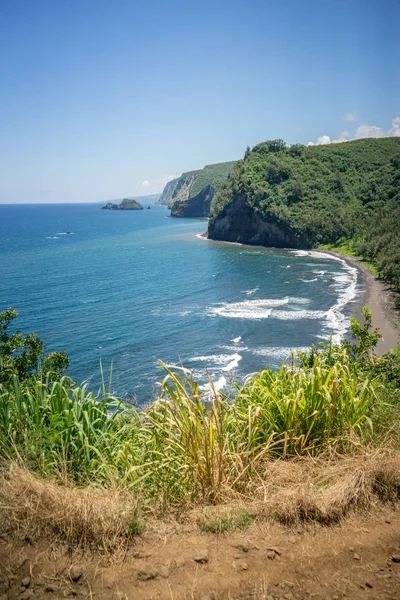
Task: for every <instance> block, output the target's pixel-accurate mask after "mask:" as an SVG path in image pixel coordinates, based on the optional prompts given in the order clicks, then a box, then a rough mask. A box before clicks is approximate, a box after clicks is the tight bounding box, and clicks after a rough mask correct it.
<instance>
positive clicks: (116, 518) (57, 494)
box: [0, 464, 141, 552]
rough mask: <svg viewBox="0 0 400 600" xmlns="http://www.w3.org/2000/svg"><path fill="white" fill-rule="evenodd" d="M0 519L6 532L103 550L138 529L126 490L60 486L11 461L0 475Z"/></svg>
mask: <svg viewBox="0 0 400 600" xmlns="http://www.w3.org/2000/svg"><path fill="white" fill-rule="evenodd" d="M0 523H1V526H2V527H3V530H4V531H5V532H8V533H10V534H14V535H15V534H18V535H20V536H22V537H29V538H30V539H36V538H43V537H50V538H51V539H52V540H59V541H63V542H66V543H67V544H68V545H69V546H71V547H74V548H85V549H87V548H91V549H96V550H102V551H107V552H109V551H115V550H116V549H119V548H121V546H123V545H124V544H125V543H126V542H127V541H128V540H129V539H130V538H131V537H132V536H133V535H135V534H137V533H140V532H141V531H140V530H141V523H140V520H139V518H138V503H137V501H136V500H135V498H134V497H133V495H132V494H129V495H127V494H126V493H124V492H122V491H120V490H117V489H114V490H111V489H96V488H94V487H86V488H84V489H80V488H77V487H66V486H61V485H59V484H57V483H53V482H52V481H49V480H43V479H40V478H39V477H37V476H36V475H33V474H32V473H31V472H29V471H28V470H27V469H24V468H22V467H20V466H18V465H16V464H11V465H10V466H9V468H8V469H6V470H5V471H4V472H3V474H2V475H1V478H0Z"/></svg>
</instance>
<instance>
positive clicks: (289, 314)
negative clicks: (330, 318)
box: [271, 310, 330, 321]
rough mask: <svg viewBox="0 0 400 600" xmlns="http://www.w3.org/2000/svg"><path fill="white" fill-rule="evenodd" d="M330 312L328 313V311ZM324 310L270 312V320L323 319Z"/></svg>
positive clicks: (324, 316)
mask: <svg viewBox="0 0 400 600" xmlns="http://www.w3.org/2000/svg"><path fill="white" fill-rule="evenodd" d="M328 312H330V311H328ZM327 314H328V313H327V312H326V311H325V310H272V311H271V318H272V319H279V320H281V321H293V320H298V319H325V318H326V317H327Z"/></svg>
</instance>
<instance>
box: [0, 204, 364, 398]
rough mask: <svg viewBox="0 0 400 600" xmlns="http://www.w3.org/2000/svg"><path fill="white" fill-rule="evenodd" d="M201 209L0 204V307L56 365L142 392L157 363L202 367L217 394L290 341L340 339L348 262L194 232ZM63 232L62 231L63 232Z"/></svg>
mask: <svg viewBox="0 0 400 600" xmlns="http://www.w3.org/2000/svg"><path fill="white" fill-rule="evenodd" d="M206 228H207V220H206V219H172V218H170V217H169V210H168V209H167V208H166V207H163V206H153V205H152V206H151V210H147V209H145V210H143V211H127V212H119V211H117V212H112V211H105V210H101V205H94V204H68V205H67V204H52V205H44V204H43V205H0V260H1V278H0V310H3V309H5V308H6V307H8V306H12V307H13V308H16V309H17V310H18V311H19V315H20V318H19V319H18V328H19V329H21V330H22V331H23V332H25V333H27V332H29V331H35V332H37V333H38V335H39V336H40V337H41V338H42V339H43V340H44V341H45V343H46V350H47V351H48V352H50V351H55V350H66V351H67V352H68V354H69V357H70V360H71V366H70V370H69V374H70V375H71V376H72V377H73V378H74V379H75V380H76V381H78V382H79V383H81V382H83V381H87V380H90V386H91V387H92V389H94V390H96V389H98V386H99V384H100V381H101V378H100V361H101V363H102V365H103V369H104V371H105V373H106V375H107V377H108V374H109V371H110V367H111V365H112V391H113V392H114V393H115V394H118V395H119V396H122V397H125V398H127V399H131V400H133V401H136V402H137V403H139V404H141V403H145V402H148V401H150V400H152V399H153V393H154V392H153V389H154V385H155V383H156V382H160V381H161V380H162V378H163V377H164V374H165V373H164V371H163V370H162V369H161V367H160V366H159V361H160V360H162V361H164V362H165V363H167V364H175V365H183V366H185V367H187V368H189V369H191V370H192V371H193V373H194V376H195V377H196V378H198V380H199V381H200V383H201V385H203V386H206V385H207V371H208V372H209V373H210V375H211V376H212V378H213V380H214V382H215V383H216V386H217V387H218V388H219V389H222V390H223V391H227V392H228V391H229V389H230V387H231V385H232V382H233V381H237V382H241V381H243V379H244V377H245V376H246V375H248V374H249V373H252V372H255V371H259V370H261V369H265V368H267V367H270V368H273V369H276V368H278V367H279V365H280V364H282V362H283V361H284V360H285V359H287V357H288V356H289V354H290V352H291V349H292V348H302V349H307V348H310V347H311V346H312V344H318V343H320V342H321V341H325V342H327V341H329V338H330V336H333V338H334V340H338V339H340V337H342V336H343V335H344V334H345V333H346V331H347V330H348V327H349V316H350V314H351V313H352V310H353V307H354V303H355V302H356V301H357V298H358V296H359V294H360V293H361V291H362V290H361V283H360V282H359V281H358V280H357V270H356V269H355V268H354V267H351V266H349V265H347V264H346V263H345V262H344V261H342V260H340V259H338V258H335V257H332V256H330V255H328V254H324V253H320V252H314V251H302V250H297V251H296V250H287V249H271V248H260V247H248V246H241V245H238V244H224V243H218V242H212V241H209V240H206V239H205V238H204V237H202V236H201V233H203V232H204V231H205V230H206ZM67 232H70V233H67Z"/></svg>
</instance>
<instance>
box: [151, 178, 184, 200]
mask: <svg viewBox="0 0 400 600" xmlns="http://www.w3.org/2000/svg"><path fill="white" fill-rule="evenodd" d="M178 181H179V177H177V178H176V179H172V180H171V181H168V183H167V184H166V186H165V188H164V189H163V191H162V194H161V196H160V197H159V199H158V200H157V202H156V204H163V205H165V206H168V204H169V202H170V200H171V198H172V194H173V193H174V191H175V188H176V185H177V183H178Z"/></svg>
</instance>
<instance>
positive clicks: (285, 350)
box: [252, 346, 311, 359]
mask: <svg viewBox="0 0 400 600" xmlns="http://www.w3.org/2000/svg"><path fill="white" fill-rule="evenodd" d="M310 349H311V347H310V346H301V347H299V348H292V347H290V346H269V347H265V348H254V349H253V350H252V354H257V355H258V356H269V357H273V358H279V359H285V358H287V357H289V356H290V354H291V353H292V352H308V351H309V350H310Z"/></svg>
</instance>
